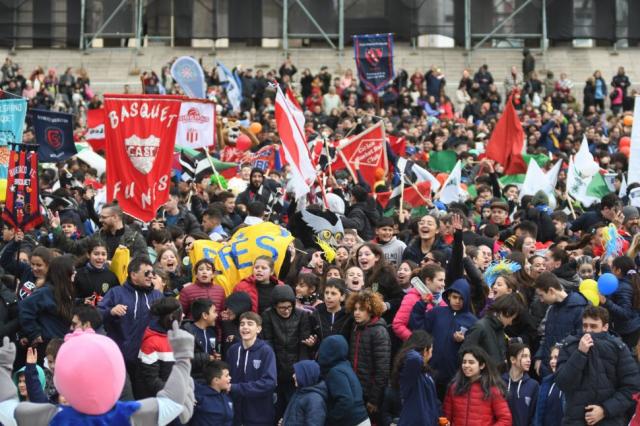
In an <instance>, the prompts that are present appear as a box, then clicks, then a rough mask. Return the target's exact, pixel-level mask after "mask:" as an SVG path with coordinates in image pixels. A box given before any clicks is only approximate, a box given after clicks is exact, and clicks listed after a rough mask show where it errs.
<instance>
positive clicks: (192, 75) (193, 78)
mask: <svg viewBox="0 0 640 426" xmlns="http://www.w3.org/2000/svg"><path fill="white" fill-rule="evenodd" d="M171 76H172V77H173V79H174V80H175V81H176V82H177V83H178V84H179V85H180V87H181V88H182V90H183V91H184V93H185V94H186V95H187V96H189V97H190V98H197V99H204V98H205V95H206V88H207V86H206V83H205V81H204V71H202V67H201V66H200V64H199V63H198V61H196V60H195V59H193V58H192V57H191V56H182V57H180V58H178V59H177V60H176V61H175V62H174V63H173V65H172V66H171Z"/></svg>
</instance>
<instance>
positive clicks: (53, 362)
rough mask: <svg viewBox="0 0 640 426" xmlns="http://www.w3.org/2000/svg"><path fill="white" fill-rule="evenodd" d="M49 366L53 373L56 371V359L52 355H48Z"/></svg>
mask: <svg viewBox="0 0 640 426" xmlns="http://www.w3.org/2000/svg"><path fill="white" fill-rule="evenodd" d="M47 366H48V367H49V370H51V372H52V373H54V372H55V371H56V359H55V358H54V357H53V356H51V355H47Z"/></svg>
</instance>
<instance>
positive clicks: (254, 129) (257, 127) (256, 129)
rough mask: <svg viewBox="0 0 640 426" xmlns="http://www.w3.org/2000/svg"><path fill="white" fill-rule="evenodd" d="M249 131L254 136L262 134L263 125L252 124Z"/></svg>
mask: <svg viewBox="0 0 640 426" xmlns="http://www.w3.org/2000/svg"><path fill="white" fill-rule="evenodd" d="M249 130H250V131H251V133H253V134H254V135H257V134H258V133H260V132H261V131H262V124H260V123H258V122H256V121H254V122H253V123H251V125H250V126H249Z"/></svg>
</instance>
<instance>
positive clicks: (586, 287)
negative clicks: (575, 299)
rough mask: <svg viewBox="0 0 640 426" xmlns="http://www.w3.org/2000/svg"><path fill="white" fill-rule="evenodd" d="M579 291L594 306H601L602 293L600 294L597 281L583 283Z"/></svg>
mask: <svg viewBox="0 0 640 426" xmlns="http://www.w3.org/2000/svg"><path fill="white" fill-rule="evenodd" d="M578 290H579V291H580V293H582V295H583V296H584V297H585V298H586V299H587V300H588V301H589V302H591V304H592V305H593V306H598V305H600V293H599V292H598V283H597V282H596V281H595V280H591V279H589V280H584V281H582V282H581V283H580V287H579V288H578Z"/></svg>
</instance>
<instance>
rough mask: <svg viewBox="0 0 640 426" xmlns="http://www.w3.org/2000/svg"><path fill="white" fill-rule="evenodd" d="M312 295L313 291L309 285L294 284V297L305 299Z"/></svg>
mask: <svg viewBox="0 0 640 426" xmlns="http://www.w3.org/2000/svg"><path fill="white" fill-rule="evenodd" d="M312 294H313V290H312V289H311V287H309V285H308V284H307V283H305V282H302V281H300V282H298V284H296V297H307V296H311V295H312Z"/></svg>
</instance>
